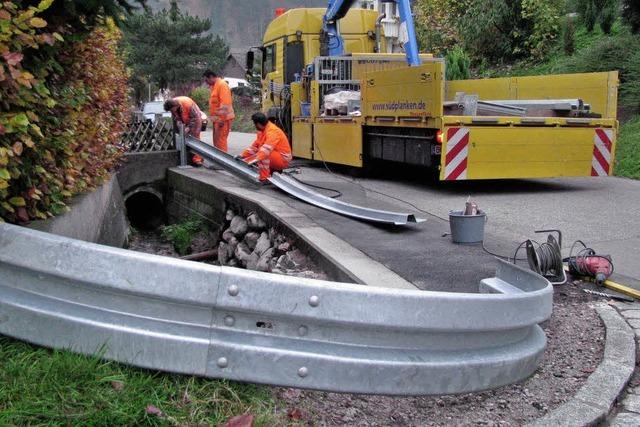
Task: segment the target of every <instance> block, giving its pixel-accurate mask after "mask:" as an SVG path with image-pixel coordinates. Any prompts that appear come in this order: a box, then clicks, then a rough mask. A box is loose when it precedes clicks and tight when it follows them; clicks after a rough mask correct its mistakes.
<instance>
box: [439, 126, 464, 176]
mask: <svg viewBox="0 0 640 427" xmlns="http://www.w3.org/2000/svg"><path fill="white" fill-rule="evenodd" d="M468 157H469V129H468V128H449V129H447V156H446V158H445V163H444V179H445V180H446V181H456V180H461V179H467V159H468Z"/></svg>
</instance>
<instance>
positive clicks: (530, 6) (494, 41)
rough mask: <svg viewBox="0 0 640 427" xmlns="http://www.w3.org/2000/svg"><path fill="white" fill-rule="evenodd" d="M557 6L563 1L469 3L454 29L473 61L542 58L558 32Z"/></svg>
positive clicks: (484, 1) (559, 8)
mask: <svg viewBox="0 0 640 427" xmlns="http://www.w3.org/2000/svg"><path fill="white" fill-rule="evenodd" d="M451 1H454V0H451ZM558 3H562V2H556V1H553V0H497V1H494V0H475V1H468V2H466V3H464V4H465V5H466V7H465V8H464V10H463V11H462V12H461V14H460V18H459V19H458V20H457V26H458V28H459V31H460V35H461V37H462V40H463V42H464V44H465V48H466V50H467V51H468V52H469V53H471V54H473V56H474V57H475V58H476V59H479V58H486V59H489V60H505V59H507V60H511V59H515V58H522V57H529V56H533V57H542V56H543V55H544V54H545V53H546V52H547V50H548V49H549V48H550V46H551V45H552V44H553V43H552V42H553V40H554V39H555V38H556V36H557V34H558V32H559V31H560V13H561V9H562V8H563V4H558ZM458 4H460V2H458Z"/></svg>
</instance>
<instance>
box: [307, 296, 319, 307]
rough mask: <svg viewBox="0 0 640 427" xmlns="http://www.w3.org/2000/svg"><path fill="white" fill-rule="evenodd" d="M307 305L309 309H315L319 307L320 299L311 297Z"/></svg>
mask: <svg viewBox="0 0 640 427" xmlns="http://www.w3.org/2000/svg"><path fill="white" fill-rule="evenodd" d="M309 305H310V306H311V307H317V306H319V305H320V297H319V296H317V295H313V296H312V297H311V298H309Z"/></svg>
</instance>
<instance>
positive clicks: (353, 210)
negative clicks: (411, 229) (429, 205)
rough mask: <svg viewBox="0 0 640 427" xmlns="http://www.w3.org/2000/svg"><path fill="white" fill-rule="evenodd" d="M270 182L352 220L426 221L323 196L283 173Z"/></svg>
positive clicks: (270, 179)
mask: <svg viewBox="0 0 640 427" xmlns="http://www.w3.org/2000/svg"><path fill="white" fill-rule="evenodd" d="M269 182H270V183H271V184H273V185H275V186H276V187H278V188H279V189H280V190H282V191H284V192H285V193H287V194H290V195H292V196H294V197H297V198H298V199H300V200H303V201H305V202H307V203H310V204H312V205H314V206H318V207H320V208H323V209H326V210H328V211H331V212H335V213H337V214H340V215H345V216H349V217H352V218H357V219H362V220H365V221H370V222H377V223H382V224H393V225H406V224H407V223H410V222H415V223H419V222H424V221H426V220H425V219H422V218H416V216H415V215H413V214H408V213H401V212H390V211H383V210H380V209H371V208H365V207H362V206H358V205H353V204H351V203H345V202H342V201H340V200H336V199H332V198H331V197H327V196H325V195H322V194H320V193H318V192H317V191H314V190H312V189H311V188H310V187H309V186H306V185H304V184H302V183H301V182H299V181H296V180H295V179H293V178H291V177H289V176H287V175H284V174H281V173H274V174H273V175H272V176H271V178H269Z"/></svg>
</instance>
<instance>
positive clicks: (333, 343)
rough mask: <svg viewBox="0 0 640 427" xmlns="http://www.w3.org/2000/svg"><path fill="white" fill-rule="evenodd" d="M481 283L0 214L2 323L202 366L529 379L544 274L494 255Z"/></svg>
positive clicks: (297, 381) (392, 380)
mask: <svg viewBox="0 0 640 427" xmlns="http://www.w3.org/2000/svg"><path fill="white" fill-rule="evenodd" d="M479 291H480V292H479V293H477V294H469V293H467V294H463V293H446V292H443V293H440V292H426V291H418V290H416V291H406V290H393V289H384V288H377V287H370V286H362V285H354V284H347V283H332V282H324V281H317V280H309V279H301V278H295V277H288V276H282V275H275V274H268V273H256V272H249V271H245V270H239V269H233V268H225V267H216V266H211V265H206V264H200V263H194V262H189V261H183V260H179V259H172V258H166V257H160V256H155V255H148V254H142V253H137V252H130V251H126V250H123V249H117V248H111V247H106V246H100V245H96V244H92V243H87V242H82V241H77V240H73V239H68V238H64V237H60V236H55V235H52V234H47V233H42V232H38V231H34V230H30V229H26V228H21V227H17V226H13V225H8V224H0V334H4V335H8V336H11V337H15V338H18V339H22V340H25V341H29V342H32V343H35V344H39V345H43V346H47V347H52V348H58V349H71V350H72V351H75V352H80V353H86V354H95V353H97V352H98V353H99V354H102V355H103V357H105V358H108V359H112V360H116V361H119V362H124V363H128V364H132V365H135V366H140V367H144V368H151V369H158V370H163V371H170V372H176V373H183V374H193V375H199V376H205V377H211V378H227V379H231V380H241V381H249V382H256V383H266V384H274V385H281V386H292V387H301V388H311V389H320V390H327V391H337V392H358V393H380V394H395V395H420V394H443V393H461V392H470V391H476V390H483V389H488V388H493V387H497V386H501V385H503V384H508V383H512V382H516V381H519V380H521V379H524V378H526V377H527V376H529V375H531V374H532V373H533V372H534V371H535V369H536V367H537V364H538V362H539V360H540V357H541V355H542V353H543V351H544V348H545V345H546V339H545V336H544V333H543V331H542V330H541V328H540V327H539V326H538V324H539V323H540V322H543V321H545V320H546V319H548V318H549V317H550V315H551V307H552V287H551V285H550V284H549V282H548V281H546V280H545V279H544V278H542V277H541V276H538V275H536V274H535V273H532V272H531V271H527V270H524V269H521V268H519V267H517V266H514V265H511V264H508V263H505V262H499V264H498V268H497V275H496V277H494V278H488V279H484V280H482V281H481V282H480V284H479Z"/></svg>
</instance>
